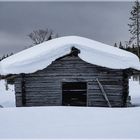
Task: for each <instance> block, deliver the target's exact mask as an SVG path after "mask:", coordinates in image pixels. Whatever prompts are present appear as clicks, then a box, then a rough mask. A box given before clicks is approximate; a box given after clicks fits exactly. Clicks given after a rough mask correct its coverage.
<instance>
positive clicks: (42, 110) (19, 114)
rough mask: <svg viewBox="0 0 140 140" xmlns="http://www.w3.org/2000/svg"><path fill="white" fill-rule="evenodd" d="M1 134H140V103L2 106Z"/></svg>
mask: <svg viewBox="0 0 140 140" xmlns="http://www.w3.org/2000/svg"><path fill="white" fill-rule="evenodd" d="M0 138H140V107H135V108H121V109H119V108H112V109H110V108H93V107H83V108H82V107H36V108H35V107H34V108H31V107H28V108H2V109H1V110H0Z"/></svg>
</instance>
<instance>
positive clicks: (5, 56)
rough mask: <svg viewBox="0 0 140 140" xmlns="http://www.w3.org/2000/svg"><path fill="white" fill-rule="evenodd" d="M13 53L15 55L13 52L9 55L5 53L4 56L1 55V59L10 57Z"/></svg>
mask: <svg viewBox="0 0 140 140" xmlns="http://www.w3.org/2000/svg"><path fill="white" fill-rule="evenodd" d="M11 55H13V53H10V54H7V55H5V54H4V55H3V56H2V57H0V61H1V60H3V59H5V58H7V57H9V56H11Z"/></svg>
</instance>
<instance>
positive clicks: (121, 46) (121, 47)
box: [119, 41, 123, 49]
mask: <svg viewBox="0 0 140 140" xmlns="http://www.w3.org/2000/svg"><path fill="white" fill-rule="evenodd" d="M119 48H120V49H123V45H122V42H121V41H120V44H119Z"/></svg>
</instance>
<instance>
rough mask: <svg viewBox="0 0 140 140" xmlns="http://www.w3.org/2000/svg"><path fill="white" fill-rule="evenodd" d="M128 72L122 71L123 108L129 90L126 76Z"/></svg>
mask: <svg viewBox="0 0 140 140" xmlns="http://www.w3.org/2000/svg"><path fill="white" fill-rule="evenodd" d="M128 72H129V70H124V71H123V107H126V106H127V98H128V95H129V89H128V75H129V73H128Z"/></svg>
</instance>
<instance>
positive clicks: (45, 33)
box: [28, 29, 58, 45]
mask: <svg viewBox="0 0 140 140" xmlns="http://www.w3.org/2000/svg"><path fill="white" fill-rule="evenodd" d="M28 36H29V38H30V39H31V40H32V41H33V44H34V45H37V44H40V43H42V42H44V41H48V40H51V39H53V38H57V37H58V34H54V33H53V31H52V30H49V29H45V30H43V29H39V30H34V31H33V32H31V33H30V34H29V35H28Z"/></svg>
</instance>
